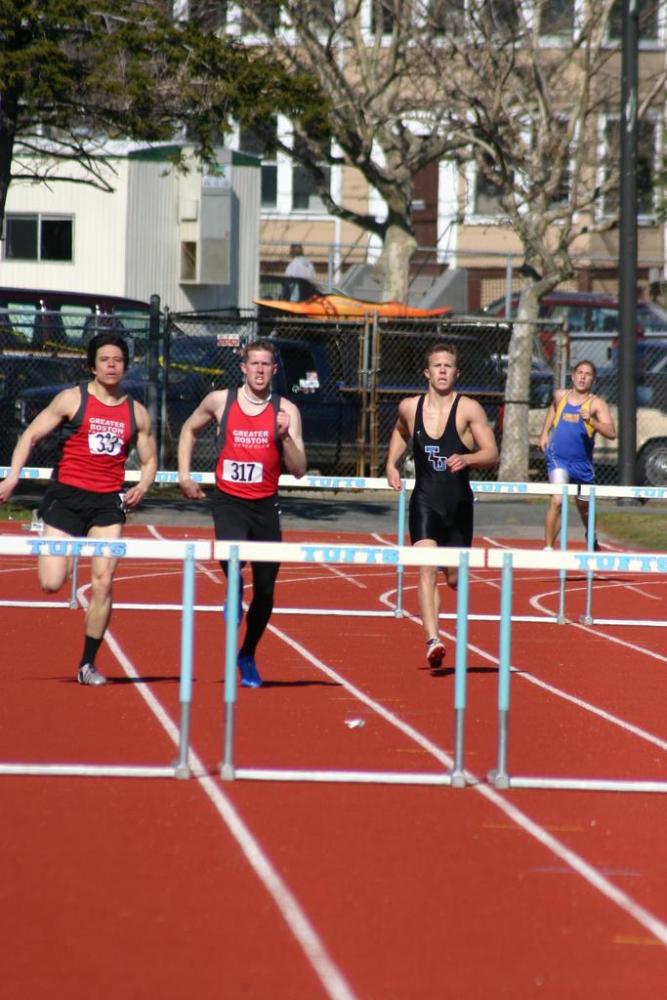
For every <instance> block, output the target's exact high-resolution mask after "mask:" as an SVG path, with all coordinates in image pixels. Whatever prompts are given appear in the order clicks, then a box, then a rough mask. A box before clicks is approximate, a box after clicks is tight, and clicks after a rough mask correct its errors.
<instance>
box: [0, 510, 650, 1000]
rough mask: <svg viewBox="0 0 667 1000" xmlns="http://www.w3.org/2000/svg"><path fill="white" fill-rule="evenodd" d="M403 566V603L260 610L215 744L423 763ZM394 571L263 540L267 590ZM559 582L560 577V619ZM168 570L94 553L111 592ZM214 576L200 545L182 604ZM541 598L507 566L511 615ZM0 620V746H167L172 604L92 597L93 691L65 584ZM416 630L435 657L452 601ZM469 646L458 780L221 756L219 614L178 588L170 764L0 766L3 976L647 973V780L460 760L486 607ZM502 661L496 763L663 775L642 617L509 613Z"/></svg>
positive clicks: (477, 738)
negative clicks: (223, 765) (156, 774)
mask: <svg viewBox="0 0 667 1000" xmlns="http://www.w3.org/2000/svg"><path fill="white" fill-rule="evenodd" d="M134 530H135V531H136V533H137V534H142V533H143V532H144V531H145V530H146V529H141V528H137V529H134ZM156 533H157V534H163V535H164V534H168V535H170V536H176V535H177V534H178V535H180V536H182V535H183V534H184V533H186V532H184V531H183V530H180V532H176V531H175V530H168V529H160V531H159V532H154V534H156ZM189 534H190V535H191V536H197V535H202V534H206V533H205V532H202V531H201V530H197V531H195V530H191V531H190V532H189ZM327 537H331V536H327ZM339 537H343V536H339ZM344 539H345V540H346V541H350V542H353V541H355V540H356V539H355V537H354V536H350V535H345V536H344ZM358 540H359V541H361V542H364V543H374V542H375V539H371V538H369V537H367V536H365V537H361V536H359V537H358ZM387 541H393V539H387ZM246 572H247V571H246ZM80 582H81V587H82V598H83V599H84V600H85V594H86V586H87V579H86V575H85V573H84V574H83V576H82V579H81V581H80ZM415 584H416V572H415V571H412V570H408V571H406V574H405V604H406V609H407V611H408V615H407V616H406V617H404V618H401V619H396V618H393V617H389V618H360V617H338V616H332V615H320V616H297V615H281V614H275V615H274V617H273V619H272V623H271V626H270V629H269V631H268V632H267V634H266V636H265V638H264V640H263V642H262V645H261V647H260V656H259V657H258V662H259V666H260V670H261V672H262V675H263V676H264V678H265V685H264V687H263V688H262V689H260V690H259V691H247V690H240V691H239V699H238V711H237V733H236V741H235V751H236V756H235V760H236V763H237V765H238V766H244V767H251V766H252V767H295V768H311V767H314V768H317V767H321V768H340V769H368V770H383V771H384V770H391V771H420V772H422V771H432V772H434V773H436V772H442V770H443V769H447V768H448V767H449V765H450V763H451V756H452V753H453V733H454V725H453V723H454V713H453V673H452V671H451V667H448V668H446V669H445V670H444V671H442V672H441V674H440V675H439V676H433V675H432V674H431V671H430V670H428V669H427V668H426V666H425V664H424V663H423V662H422V655H423V638H422V634H421V627H420V625H419V622H418V620H417V617H416V598H415V589H414V588H415ZM498 585H499V580H498V574H497V573H495V571H480V572H478V571H475V572H474V574H473V581H472V584H471V607H470V610H471V613H473V614H474V613H486V614H490V613H497V611H498V607H499V589H498ZM666 585H667V580H664V579H663V578H661V577H636V578H630V577H628V576H626V577H624V578H621V577H617V578H615V579H600V580H597V581H596V584H595V601H596V606H598V607H599V611H600V613H601V612H602V609H604V614H605V615H606V616H609V617H612V616H619V617H635V616H636V617H638V618H645V617H652V618H660V617H662V618H664V617H665V586H666ZM395 587H396V579H395V574H394V572H393V571H392V570H391V568H379V567H365V566H355V567H347V568H346V567H341V566H336V567H329V568H327V567H323V566H294V565H290V566H288V565H285V566H283V568H282V570H281V575H280V578H279V585H278V589H277V606H278V607H286V606H300V605H303V606H308V607H320V608H347V609H360V608H365V609H369V610H377V609H382V608H389V607H392V604H393V602H394V601H395ZM583 587H584V580H583V578H576V577H571V578H570V579H569V580H568V587H567V608H568V611H569V613H571V614H572V616H573V617H576V615H578V614H579V613H580V611H582V610H583V607H584V590H583ZM180 592H181V581H180V569H179V567H178V566H177V565H175V564H157V563H154V564H148V563H146V562H137V561H134V562H133V561H131V560H126V561H123V563H122V564H120V566H119V568H118V572H117V582H116V589H115V598H116V601H118V602H122V601H143V602H146V601H154V602H156V603H164V602H178V601H179V599H180ZM0 596H1V597H3V598H5V599H6V598H8V597H10V598H11V599H13V600H25V599H36V600H38V599H40V594H39V592H38V589H37V586H36V582H35V574H34V564H33V563H31V561H29V560H21V559H12V560H11V561H10V560H8V559H4V560H2V562H1V563H0ZM223 596H224V586H223V584H222V579H221V573H220V571H219V569H218V568H217V567H216V566H215V565H214V564H206V565H202V566H200V567H198V573H197V602H198V603H201V604H220V603H221V602H222V599H223ZM598 602H599V604H598ZM453 607H454V602H453V599H452V597H451V595H450V594H449V593H447V592H443V610H444V611H452V610H453ZM557 607H558V581H557V578H555V577H554V575H553V574H546V573H532V574H531V573H518V574H516V578H515V584H514V608H513V610H514V613H515V614H536V613H540V612H545V613H554V612H555V611H556V610H557ZM0 623H1V624H2V629H3V633H2V634H3V637H4V649H3V667H2V671H1V673H0V688H1V691H2V697H1V698H0V720H1V726H0V759H1V760H3V761H41V762H49V761H58V762H65V761H69V762H81V761H86V762H98V763H116V764H117V763H127V764H146V763H155V764H165V763H170V762H171V761H172V760H173V759H174V757H175V744H174V726H175V724H177V722H178V718H179V706H178V694H179V690H178V669H179V662H178V661H179V655H180V619H179V616H178V614H177V613H174V612H166V611H157V610H156V611H145V612H138V611H129V610H128V611H116V612H115V613H114V617H113V620H112V623H111V627H110V633H109V642H108V643H107V644H105V646H104V647H103V650H102V652H101V655H100V659H99V664H100V667H101V668H102V669H103V670H104V671H105V672H106V673H107V674H108V675H109V676H110V677H113V678H114V680H115V681H116V683H114V684H109V685H107V687H105V688H102V689H99V690H90V689H87V688H82V687H80V686H78V685H77V684H76V683H75V682H74V680H73V677H74V672H75V671H74V668H75V666H76V663H77V661H78V658H79V655H80V647H81V635H82V629H81V624H82V623H81V612H80V611H70V610H65V609H63V610H53V609H49V610H45V609H34V608H31V609H25V608H0ZM443 631H444V632H445V634H446V635H447V634H449V635H450V641H449V642H447V645H448V661H447V662H448V663H450V664H453V660H454V655H453V623H451V622H450V621H448V620H445V621H444V622H443ZM469 644H470V649H469V664H468V705H469V707H468V711H467V714H466V733H465V746H466V756H465V762H466V767H467V768H468V770H469V771H470V773H471V775H475V776H476V777H477V779H478V781H477V783H476V784H474V785H471V786H469V787H466V788H465V789H454V788H448V787H409V786H387V785H340V784H332V783H328V784H313V783H298V784H296V783H285V782H281V783H266V782H250V781H237V782H225V783H223V782H221V781H220V780H219V778H218V777H217V772H218V767H219V763H220V760H221V757H222V745H223V743H222V741H223V731H222V722H223V706H222V698H223V690H222V683H221V675H222V658H223V657H222V651H223V645H224V628H223V624H222V620H221V616H220V615H219V614H218V613H212V612H200V613H198V614H197V619H196V645H195V662H196V667H195V673H196V682H195V685H194V701H193V718H192V746H193V752H194V754H195V755H196V761H197V765H196V766H197V771H196V773H197V777H195V778H193V779H192V780H190V781H175V780H171V779H136V778H132V779H129V778H127V779H109V778H65V777H48V778H46V777H15V776H1V777H0V794H1V795H2V807H3V817H4V822H3V824H2V834H1V838H2V842H1V847H2V853H1V856H2V862H3V872H2V880H1V882H0V885H1V886H2V888H1V890H0V892H1V893H2V907H1V913H2V917H0V920H1V921H2V924H1V927H0V932H1V935H2V941H3V949H2V953H1V956H0V984H2V985H0V996H1V997H2V998H3V1000H4V998H11V1000H15V998H21V1000H22V998H30V1000H32V998H51V997H53V998H61V997H65V996H66V997H68V1000H80V998H84V997H86V998H88V997H90V996H95V997H96V998H102V1000H107V998H109V1000H112V998H113V1000H116V998H118V997H126V998H132V1000H135V998H136V1000H139V998H141V1000H143V998H151V1000H152V998H155V997H160V998H164V1000H172V998H173V1000H181V998H183V997H196V998H197V1000H209V998H211V1000H212V998H216V1000H217V998H220V997H224V998H225V1000H227V998H230V1000H236V998H243V997H249V998H253V1000H254V998H261V1000H264V998H271V1000H273V998H275V1000H316V998H320V997H322V998H328V997H334V998H337V1000H338V998H340V1000H352V998H358V1000H404V998H405V1000H415V998H416V1000H421V998H424V1000H431V998H433V1000H436V998H437V1000H440V998H444V997H452V998H465V1000H468V998H470V1000H473V998H475V1000H476V998H480V1000H482V998H483V1000H487V998H495V997H511V998H520V1000H523V998H526V997H532V996H539V997H547V998H553V1000H556V998H557V1000H562V998H564V997H591V996H594V997H598V996H599V997H605V998H608V1000H626V998H627V997H628V996H633V997H635V998H641V997H651V998H653V997H656V996H661V995H662V993H663V992H664V983H665V982H666V981H667V884H666V883H667V876H666V874H665V873H666V872H667V864H666V863H665V862H666V857H665V854H666V848H665V846H664V836H663V830H664V827H665V822H666V820H667V800H666V798H665V796H664V795H659V794H653V795H651V794H637V793H632V794H621V793H606V792H605V793H599V792H596V793H590V792H566V791H538V790H534V789H531V790H528V789H526V790H517V789H513V790H511V791H509V792H498V791H496V790H495V789H494V788H492V787H491V786H490V785H488V783H487V782H486V780H485V775H486V773H487V771H488V769H489V768H490V767H492V766H493V765H494V763H495V754H496V699H497V671H496V668H497V654H498V624H497V622H477V621H473V622H471V624H470V633H469ZM512 662H513V665H514V667H515V673H514V675H513V678H512V707H511V713H510V736H509V765H510V767H509V769H510V773H521V774H536V775H540V774H544V775H568V776H586V775H596V776H598V777H616V778H619V777H628V778H654V779H661V780H667V754H666V750H667V731H666V730H667V725H666V723H665V713H664V710H663V706H664V704H665V701H666V700H667V670H666V668H667V633H666V632H665V630H663V629H647V628H638V627H623V628H620V627H614V626H609V627H605V628H601V627H592V628H588V629H586V628H583V627H581V626H579V625H576V624H568V625H563V626H559V625H554V624H546V623H526V624H521V623H516V624H515V625H514V627H513V653H512ZM357 719H358V720H362V721H363V723H364V725H363V726H355V727H350V726H349V725H348V723H349V722H350V721H352V720H357Z"/></svg>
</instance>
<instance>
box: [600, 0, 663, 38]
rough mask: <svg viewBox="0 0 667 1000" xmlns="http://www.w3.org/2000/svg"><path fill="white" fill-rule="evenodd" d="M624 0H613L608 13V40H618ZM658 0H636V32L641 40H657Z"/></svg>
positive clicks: (620, 31) (621, 27) (620, 32)
mask: <svg viewBox="0 0 667 1000" xmlns="http://www.w3.org/2000/svg"><path fill="white" fill-rule="evenodd" d="M624 2H625V0H615V2H614V5H613V7H612V9H611V13H610V15H609V40H610V41H613V42H618V41H620V39H621V37H622V30H623V4H624ZM659 8H660V0H638V14H639V23H638V33H639V40H640V41H641V42H656V41H657V40H658V14H659Z"/></svg>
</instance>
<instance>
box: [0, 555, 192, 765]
mask: <svg viewBox="0 0 667 1000" xmlns="http://www.w3.org/2000/svg"><path fill="white" fill-rule="evenodd" d="M0 555H3V556H10V557H11V556H24V557H25V556H32V557H35V556H36V557H39V556H62V557H64V558H69V559H74V558H82V557H83V558H95V557H100V558H110V559H124V558H132V559H150V560H169V561H171V560H178V561H180V562H182V563H183V602H182V610H181V650H180V656H181V659H180V693H179V700H180V706H181V716H180V728H179V748H178V760H177V761H176V762H175V763H174V764H172V765H171V766H156V765H146V766H143V765H138V766H127V767H118V766H106V765H98V764H83V765H82V764H71V765H70V764H44V765H41V764H30V763H0V774H24V775H27V774H45V775H53V774H60V775H70V776H76V775H86V776H97V777H140V778H146V777H176V778H188V777H189V776H190V767H189V763H188V749H189V734H190V709H191V703H192V672H193V667H192V651H193V641H194V596H195V560H197V559H210V558H211V543H210V542H209V541H156V540H153V539H145V540H144V539H128V538H118V539H101V538H30V537H25V536H22V535H19V536H12V535H5V536H3V535H0Z"/></svg>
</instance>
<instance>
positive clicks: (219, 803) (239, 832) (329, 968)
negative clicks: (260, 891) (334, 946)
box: [77, 584, 358, 1000]
mask: <svg viewBox="0 0 667 1000" xmlns="http://www.w3.org/2000/svg"><path fill="white" fill-rule="evenodd" d="M89 588H90V584H86V585H85V586H83V587H80V588H79V589H78V591H77V597H78V599H79V602H80V603H81V605H82V607H84V608H86V607H87V606H88V601H87V598H86V596H85V591H87V590H89ZM104 638H105V641H106V642H107V644H108V646H109V648H110V649H111V651H112V653H113V654H114V656H115V657H116V659H117V660H118V662H119V664H120V665H121V667H122V668H123V670H124V671H125V674H126V675H127V676H128V677H131V678H133V679H138V678H139V676H140V675H139V673H138V672H137V670H136V668H135V666H134V664H133V663H132V661H131V660H130V658H129V657H128V656H127V655H126V654H125V652H124V651H123V649H122V648H121V646H120V643H119V642H118V640H117V639H116V638H115V636H114V635H113V633H112V632H111V630H110V629H107V631H106V633H105V636H104ZM135 691H137V693H138V694H139V695H140V696H141V697H142V698H143V699H144V701H145V702H146V705H147V706H148V708H149V709H150V711H151V712H152V713H153V715H154V716H155V718H156V719H157V721H158V722H159V723H160V725H161V726H162V728H163V729H164V731H165V732H166V734H167V735H168V736H169V738H170V739H171V741H172V742H173V744H174V746H175V747H176V748H178V745H179V734H178V728H177V727H176V725H175V724H174V722H173V721H172V720H171V718H170V716H169V715H168V714H167V712H166V711H165V710H164V708H163V707H162V705H161V704H160V702H159V701H158V700H157V698H156V697H155V695H154V694H153V693H152V692H151V691H149V690H148V687H147V685H145V684H137V685H135ZM188 763H189V765H190V768H191V770H192V774H193V777H192V779H191V780H194V781H197V782H198V784H199V787H200V788H201V789H202V791H203V792H204V794H205V795H206V797H207V798H208V799H209V801H210V802H211V804H212V805H213V807H214V808H215V810H216V812H217V813H218V815H219V816H220V818H221V819H222V821H223V822H224V823H225V825H226V826H227V829H228V830H229V832H230V833H231V835H232V837H233V838H234V840H235V841H236V843H237V844H238V846H239V848H240V849H241V851H242V852H243V854H244V855H245V857H246V859H247V861H248V863H249V865H250V867H251V868H252V869H253V871H254V872H255V874H256V875H257V877H258V878H259V880H260V881H261V882H262V884H263V885H264V888H265V889H266V891H267V892H268V893H269V895H270V896H271V898H272V899H273V901H274V903H275V905H276V907H277V909H278V911H279V912H280V914H281V916H282V918H283V920H284V921H285V923H286V924H287V927H288V928H289V930H290V932H291V933H292V934H293V936H294V938H295V939H296V941H297V942H298V943H299V945H300V946H301V949H302V951H303V953H304V955H305V957H306V959H307V960H308V962H309V963H310V965H311V967H312V969H313V971H314V972H315V974H316V975H317V977H318V979H319V981H320V983H321V984H322V987H323V989H324V990H325V992H326V994H327V996H328V997H330V998H331V1000H358V998H357V996H356V994H355V993H354V991H353V990H352V988H351V987H350V985H349V983H348V982H347V981H346V979H345V977H344V976H343V974H342V972H341V971H340V969H339V968H338V966H337V965H336V963H335V962H334V961H333V959H332V958H331V957H330V955H329V953H328V952H327V950H326V948H325V946H324V944H323V942H322V940H321V939H320V937H319V935H318V934H317V932H316V930H315V928H314V927H313V925H312V924H311V922H310V920H309V919H308V917H307V916H306V914H305V912H304V910H303V909H302V907H301V906H300V904H299V902H298V900H297V899H296V897H295V896H294V894H293V893H292V892H291V890H290V889H289V888H288V886H287V884H286V882H284V880H283V879H282V878H281V877H280V875H279V874H278V872H277V871H276V870H275V868H274V867H273V865H272V864H271V862H270V860H269V858H268V857H267V855H266V854H265V853H264V851H263V850H262V848H261V846H260V844H259V842H258V841H257V840H256V838H255V837H254V835H253V833H252V831H251V830H250V828H249V827H248V826H247V825H246V824H245V823H244V821H243V819H242V818H241V816H240V815H239V813H238V812H237V810H236V809H235V808H234V806H233V805H232V803H231V802H230V800H229V799H228V797H227V796H226V795H225V793H224V792H223V791H222V789H221V787H220V785H219V784H218V783H217V782H216V781H214V780H213V778H211V777H210V775H208V774H207V773H206V768H205V766H204V763H203V761H202V760H201V759H200V758H199V757H198V755H197V754H196V753H195V752H194V751H193V750H190V752H189V754H188ZM174 780H175V779H174Z"/></svg>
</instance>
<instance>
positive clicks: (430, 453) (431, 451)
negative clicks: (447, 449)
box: [424, 444, 447, 472]
mask: <svg viewBox="0 0 667 1000" xmlns="http://www.w3.org/2000/svg"><path fill="white" fill-rule="evenodd" d="M424 451H425V452H426V455H427V458H428V460H429V462H430V464H431V465H432V466H433V468H434V469H435V471H436V472H445V471H446V469H447V456H446V455H441V454H440V445H437V444H427V445H426V446H425V447H424Z"/></svg>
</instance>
